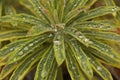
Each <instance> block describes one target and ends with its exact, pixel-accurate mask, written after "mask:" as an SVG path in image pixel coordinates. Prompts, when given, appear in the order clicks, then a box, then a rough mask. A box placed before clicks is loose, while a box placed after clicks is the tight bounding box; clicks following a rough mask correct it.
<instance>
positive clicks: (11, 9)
mask: <svg viewBox="0 0 120 80" xmlns="http://www.w3.org/2000/svg"><path fill="white" fill-rule="evenodd" d="M14 14H16V10H15V9H14V7H13V6H5V15H14Z"/></svg>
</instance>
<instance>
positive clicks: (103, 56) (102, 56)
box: [88, 48, 120, 68]
mask: <svg viewBox="0 0 120 80" xmlns="http://www.w3.org/2000/svg"><path fill="white" fill-rule="evenodd" d="M88 50H89V51H90V53H92V54H93V55H95V56H96V57H98V59H99V60H100V61H102V62H103V63H106V64H109V65H112V66H114V67H118V68H120V60H116V59H115V58H114V56H112V57H109V56H106V54H104V53H101V52H100V51H97V50H95V49H92V48H91V49H88Z"/></svg>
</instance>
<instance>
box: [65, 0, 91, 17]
mask: <svg viewBox="0 0 120 80" xmlns="http://www.w3.org/2000/svg"><path fill="white" fill-rule="evenodd" d="M87 1H89V0H68V1H66V6H65V10H64V11H65V14H64V15H66V14H68V13H69V12H70V11H73V10H75V9H79V8H81V7H83V6H84V5H85V4H86V2H87Z"/></svg>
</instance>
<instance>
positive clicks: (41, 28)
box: [26, 25, 54, 36]
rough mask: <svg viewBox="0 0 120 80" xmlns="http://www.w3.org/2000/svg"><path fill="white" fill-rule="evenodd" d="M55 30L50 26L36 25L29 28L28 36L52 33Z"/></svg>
mask: <svg viewBox="0 0 120 80" xmlns="http://www.w3.org/2000/svg"><path fill="white" fill-rule="evenodd" d="M53 31H54V30H53V29H52V28H50V27H46V26H45V27H44V26H42V25H36V26H33V27H32V28H31V29H29V31H28V33H27V35H26V36H35V35H40V34H44V33H50V32H53Z"/></svg>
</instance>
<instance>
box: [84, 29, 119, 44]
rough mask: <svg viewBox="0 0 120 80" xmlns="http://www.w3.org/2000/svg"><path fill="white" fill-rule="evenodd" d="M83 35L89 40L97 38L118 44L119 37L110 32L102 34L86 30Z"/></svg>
mask: <svg viewBox="0 0 120 80" xmlns="http://www.w3.org/2000/svg"><path fill="white" fill-rule="evenodd" d="M84 34H85V35H86V36H87V37H90V38H97V39H103V40H109V41H114V42H120V35H118V34H116V33H113V32H110V31H108V32H102V31H94V30H92V31H88V30H86V31H85V32H84Z"/></svg>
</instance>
